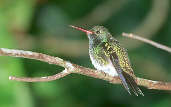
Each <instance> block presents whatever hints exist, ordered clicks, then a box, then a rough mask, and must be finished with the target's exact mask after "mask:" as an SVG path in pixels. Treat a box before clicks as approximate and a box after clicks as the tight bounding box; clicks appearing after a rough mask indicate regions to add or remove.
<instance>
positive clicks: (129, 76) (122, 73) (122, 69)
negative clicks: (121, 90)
mask: <svg viewBox="0 0 171 107" xmlns="http://www.w3.org/2000/svg"><path fill="white" fill-rule="evenodd" d="M109 45H110V44H109V43H108V42H104V43H103V44H102V47H103V49H104V51H106V53H107V54H108V57H109V62H110V63H111V64H112V65H113V67H114V68H115V69H116V71H117V73H118V75H119V77H120V79H121V81H122V84H123V86H124V87H125V89H126V90H127V91H128V92H129V93H130V94H131V92H130V88H131V90H132V91H133V92H134V94H135V95H137V96H138V94H141V95H143V93H142V91H141V90H140V89H139V87H138V86H137V83H136V82H135V79H134V74H133V70H132V68H128V67H127V66H130V65H128V64H129V62H124V61H125V59H124V58H125V57H127V56H123V55H122V54H124V53H123V52H124V51H122V49H119V50H115V49H114V47H112V46H111V45H110V46H109ZM115 45H116V44H115ZM119 48H121V47H119ZM117 51H118V53H117ZM120 58H121V59H120ZM123 59H124V60H123ZM121 60H122V61H123V62H122V61H121ZM127 70H129V71H127Z"/></svg>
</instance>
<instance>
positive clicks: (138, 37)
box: [122, 33, 171, 53]
mask: <svg viewBox="0 0 171 107" xmlns="http://www.w3.org/2000/svg"><path fill="white" fill-rule="evenodd" d="M122 35H123V36H125V37H129V38H132V39H136V40H140V41H142V42H145V43H147V44H150V45H152V46H154V47H156V48H160V49H162V50H165V51H167V52H170V53H171V48H170V47H168V46H165V45H162V44H159V43H156V42H154V41H152V40H148V39H145V38H143V37H140V36H137V35H134V34H132V33H122Z"/></svg>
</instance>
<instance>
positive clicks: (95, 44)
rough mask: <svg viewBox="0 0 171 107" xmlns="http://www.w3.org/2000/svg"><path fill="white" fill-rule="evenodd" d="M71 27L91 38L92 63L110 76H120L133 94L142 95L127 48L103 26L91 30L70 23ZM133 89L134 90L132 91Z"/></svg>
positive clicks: (90, 54) (90, 52)
mask: <svg viewBox="0 0 171 107" xmlns="http://www.w3.org/2000/svg"><path fill="white" fill-rule="evenodd" d="M70 27H72V28H75V29H77V30H80V31H83V32H85V33H86V34H87V36H88V39H89V56H90V59H91V62H92V64H93V65H94V67H95V68H96V69H97V70H98V71H99V72H105V73H107V74H108V75H110V76H113V77H114V76H118V77H119V78H120V79H121V83H122V85H123V86H124V88H125V89H126V90H127V91H128V93H129V94H130V95H131V92H133V93H134V94H135V95H136V96H138V95H142V96H144V94H143V92H142V91H141V90H140V88H139V87H138V85H137V83H136V76H135V75H134V72H133V69H132V67H131V63H130V60H129V58H128V54H127V51H126V49H125V48H123V47H122V46H121V45H120V43H119V42H118V41H117V40H116V39H115V38H114V37H113V36H112V35H111V34H110V32H109V31H108V29H106V28H105V27H103V26H94V27H93V28H92V29H90V30H85V29H83V28H81V27H76V26H73V25H70ZM131 90H132V91H131Z"/></svg>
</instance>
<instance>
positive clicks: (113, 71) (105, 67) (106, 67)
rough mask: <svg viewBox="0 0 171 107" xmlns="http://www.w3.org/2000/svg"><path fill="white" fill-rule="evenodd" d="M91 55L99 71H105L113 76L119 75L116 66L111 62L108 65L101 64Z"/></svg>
mask: <svg viewBox="0 0 171 107" xmlns="http://www.w3.org/2000/svg"><path fill="white" fill-rule="evenodd" d="M89 55H90V59H91V62H92V64H93V65H94V67H95V68H96V69H97V70H99V71H103V72H105V73H107V74H109V75H111V76H118V73H117V72H116V69H115V67H114V66H113V65H112V64H111V63H109V64H107V65H100V64H99V63H98V62H97V61H96V60H95V59H94V58H93V57H92V56H91V54H89Z"/></svg>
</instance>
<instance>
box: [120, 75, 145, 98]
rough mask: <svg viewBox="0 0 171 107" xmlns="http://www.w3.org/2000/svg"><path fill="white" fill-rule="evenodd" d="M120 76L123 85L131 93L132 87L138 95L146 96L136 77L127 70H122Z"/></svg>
mask: <svg viewBox="0 0 171 107" xmlns="http://www.w3.org/2000/svg"><path fill="white" fill-rule="evenodd" d="M119 77H120V79H121V81H122V84H123V86H124V87H125V89H126V90H127V91H128V93H129V94H131V92H130V89H131V90H132V91H133V92H134V94H135V95H136V96H138V94H140V95H142V96H144V94H143V92H142V91H141V90H140V88H139V87H138V85H137V83H136V82H135V79H134V78H133V77H132V76H130V75H129V74H127V73H126V72H121V73H120V74H119Z"/></svg>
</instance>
